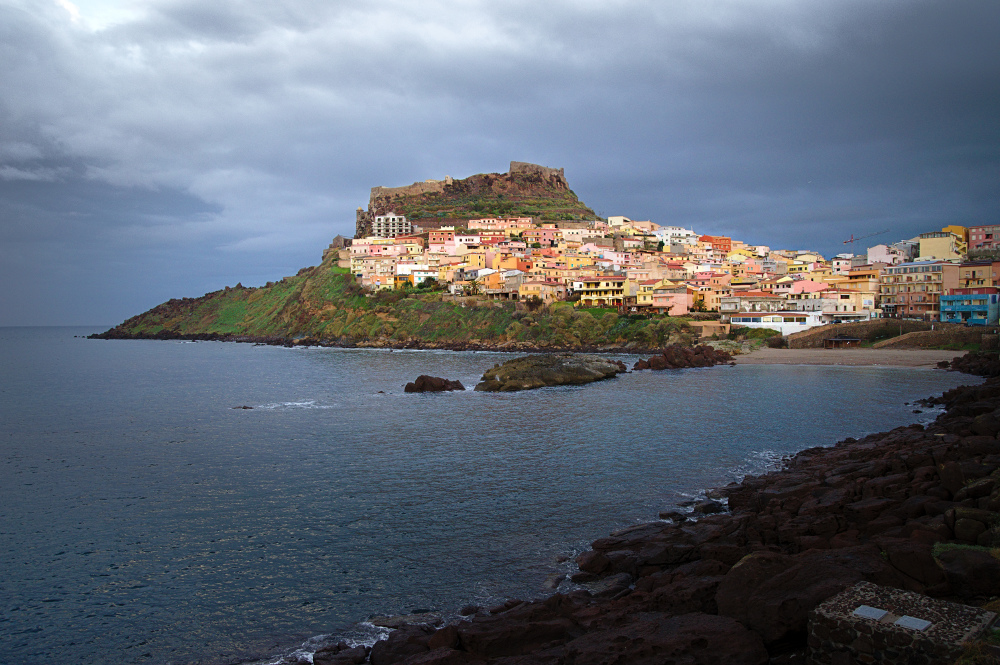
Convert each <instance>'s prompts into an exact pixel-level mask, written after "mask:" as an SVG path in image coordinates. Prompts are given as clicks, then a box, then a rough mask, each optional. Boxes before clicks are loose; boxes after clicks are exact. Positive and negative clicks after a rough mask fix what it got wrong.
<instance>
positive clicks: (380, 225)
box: [372, 212, 413, 238]
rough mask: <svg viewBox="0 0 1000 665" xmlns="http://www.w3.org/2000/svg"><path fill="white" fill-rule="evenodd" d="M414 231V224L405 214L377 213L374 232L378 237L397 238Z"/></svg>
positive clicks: (373, 227) (373, 224) (373, 226)
mask: <svg viewBox="0 0 1000 665" xmlns="http://www.w3.org/2000/svg"><path fill="white" fill-rule="evenodd" d="M411 233H413V225H412V224H410V222H409V220H407V219H406V217H404V216H403V215H397V214H396V213H394V212H390V213H389V214H388V215H377V216H376V217H375V221H374V222H373V223H372V234H373V235H375V236H376V237H378V238H395V237H396V236H406V235H410V234H411Z"/></svg>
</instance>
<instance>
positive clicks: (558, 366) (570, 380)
mask: <svg viewBox="0 0 1000 665" xmlns="http://www.w3.org/2000/svg"><path fill="white" fill-rule="evenodd" d="M626 371H628V370H627V368H626V367H625V364H624V363H622V362H621V361H618V360H607V359H605V358H599V357H597V356H590V355H574V354H544V355H536V356H524V357H522V358H514V359H513V360H508V361H507V362H505V363H504V364H502V365H497V366H495V367H494V368H493V369H490V370H487V371H486V373H484V374H483V379H482V381H480V382H479V383H478V384H476V388H475V389H476V390H479V391H485V392H513V391H516V390H531V389H533V388H544V387H546V386H569V385H580V384H584V383H592V382H594V381H600V380H602V379H610V378H613V377H615V376H617V375H618V374H619V373H621V372H626Z"/></svg>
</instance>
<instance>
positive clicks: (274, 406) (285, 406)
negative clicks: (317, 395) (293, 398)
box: [254, 399, 335, 411]
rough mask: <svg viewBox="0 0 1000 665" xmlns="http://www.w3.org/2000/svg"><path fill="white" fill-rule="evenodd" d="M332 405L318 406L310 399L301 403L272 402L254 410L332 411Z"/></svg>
mask: <svg viewBox="0 0 1000 665" xmlns="http://www.w3.org/2000/svg"><path fill="white" fill-rule="evenodd" d="M334 406H335V405H333V404H318V403H317V402H316V400H314V399H310V400H306V401H303V402H272V403H270V404H261V405H259V406H255V407H254V408H255V409H265V410H268V411H289V410H293V409H332V408H334Z"/></svg>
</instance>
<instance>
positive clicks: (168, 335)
mask: <svg viewBox="0 0 1000 665" xmlns="http://www.w3.org/2000/svg"><path fill="white" fill-rule="evenodd" d="M87 339H118V340H130V339H133V340H158V341H184V342H236V343H242V344H262V345H266V346H284V347H288V348H292V347H296V346H303V347H304V346H319V347H327V348H338V349H393V350H413V351H417V350H425V351H491V352H497V351H499V352H503V353H635V354H643V355H645V354H659V353H662V351H663V349H662V347H647V346H637V345H634V344H604V345H600V346H595V345H591V344H577V345H573V346H565V345H548V344H536V343H534V342H498V343H485V342H434V341H428V340H425V341H418V340H412V339H411V340H408V341H405V342H400V341H398V340H392V339H388V338H376V339H372V340H367V341H363V342H357V341H353V340H350V339H347V338H343V339H336V340H329V339H319V338H316V337H294V338H289V337H274V336H264V335H229V334H222V333H195V334H182V333H177V332H174V331H170V330H161V331H160V332H157V333H152V334H150V333H136V334H130V333H124V332H122V331H121V330H119V329H117V328H112V329H111V330H107V331H105V332H102V333H94V334H92V335H88V336H87Z"/></svg>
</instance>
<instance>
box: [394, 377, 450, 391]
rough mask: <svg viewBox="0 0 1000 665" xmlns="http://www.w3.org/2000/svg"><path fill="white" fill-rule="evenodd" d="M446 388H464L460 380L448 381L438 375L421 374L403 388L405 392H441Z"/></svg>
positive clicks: (446, 389)
mask: <svg viewBox="0 0 1000 665" xmlns="http://www.w3.org/2000/svg"><path fill="white" fill-rule="evenodd" d="M448 390H465V386H463V385H462V382H461V381H457V380H456V381H449V380H448V379H442V378H441V377H439V376H428V375H426V374H421V375H420V376H418V377H417V380H416V381H411V382H410V383H407V384H406V387H404V388H403V392H407V393H441V392H446V391H448Z"/></svg>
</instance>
